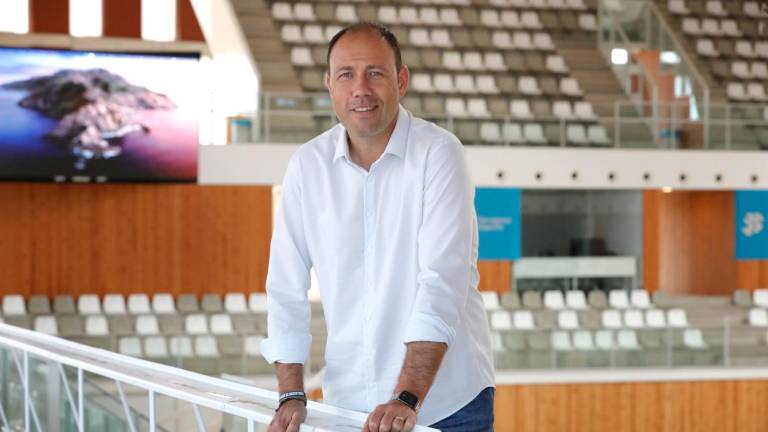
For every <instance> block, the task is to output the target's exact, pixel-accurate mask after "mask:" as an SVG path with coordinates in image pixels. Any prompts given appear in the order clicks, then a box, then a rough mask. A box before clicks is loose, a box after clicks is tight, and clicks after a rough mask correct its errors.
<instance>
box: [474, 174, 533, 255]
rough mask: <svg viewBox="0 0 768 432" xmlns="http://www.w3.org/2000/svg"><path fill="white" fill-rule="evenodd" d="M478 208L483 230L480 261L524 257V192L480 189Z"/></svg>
mask: <svg viewBox="0 0 768 432" xmlns="http://www.w3.org/2000/svg"><path fill="white" fill-rule="evenodd" d="M475 209H476V210H477V223H478V228H479V230H480V251H479V255H480V259H484V260H514V259H517V258H520V255H522V242H521V240H520V232H521V220H520V219H521V212H520V189H508V188H477V190H476V192H475Z"/></svg>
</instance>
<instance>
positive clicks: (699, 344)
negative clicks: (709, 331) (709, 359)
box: [683, 328, 707, 350]
mask: <svg viewBox="0 0 768 432" xmlns="http://www.w3.org/2000/svg"><path fill="white" fill-rule="evenodd" d="M683 345H684V346H685V347H686V348H690V349H696V350H702V349H706V348H707V344H706V343H705V342H704V335H703V334H702V332H701V330H699V329H697V328H687V329H685V330H684V331H683Z"/></svg>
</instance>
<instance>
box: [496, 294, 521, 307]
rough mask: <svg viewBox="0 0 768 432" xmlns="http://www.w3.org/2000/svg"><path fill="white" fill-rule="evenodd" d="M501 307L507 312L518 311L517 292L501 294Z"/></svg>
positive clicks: (518, 299)
mask: <svg viewBox="0 0 768 432" xmlns="http://www.w3.org/2000/svg"><path fill="white" fill-rule="evenodd" d="M501 306H502V307H503V308H504V309H508V310H512V309H518V308H519V307H520V296H519V295H518V294H517V291H509V292H505V293H504V294H502V295H501Z"/></svg>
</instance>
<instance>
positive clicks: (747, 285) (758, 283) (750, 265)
mask: <svg viewBox="0 0 768 432" xmlns="http://www.w3.org/2000/svg"><path fill="white" fill-rule="evenodd" d="M736 280H737V284H736V287H737V288H741V289H748V290H755V289H758V288H768V261H758V260H748V261H736Z"/></svg>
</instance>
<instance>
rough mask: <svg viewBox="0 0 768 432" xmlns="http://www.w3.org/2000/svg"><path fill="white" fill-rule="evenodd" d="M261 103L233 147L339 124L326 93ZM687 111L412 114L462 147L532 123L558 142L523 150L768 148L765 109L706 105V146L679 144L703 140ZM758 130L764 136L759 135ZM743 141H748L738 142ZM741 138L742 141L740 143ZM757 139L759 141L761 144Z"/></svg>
mask: <svg viewBox="0 0 768 432" xmlns="http://www.w3.org/2000/svg"><path fill="white" fill-rule="evenodd" d="M262 98H263V104H262V105H263V106H262V109H261V110H260V111H259V112H258V113H254V114H252V115H243V116H242V117H239V118H236V119H232V121H231V122H230V128H232V129H238V128H241V129H242V130H241V132H242V136H238V135H237V134H233V139H232V142H236V143H258V142H261V143H280V142H290V143H301V142H305V141H307V140H309V139H311V138H313V137H315V136H317V135H319V134H320V133H322V132H323V131H325V130H326V129H328V128H329V127H331V126H332V125H334V124H336V123H337V122H338V120H337V119H336V116H335V114H334V112H333V110H332V108H331V106H330V99H329V96H328V94H326V93H303V94H271V93H266V94H264V95H262ZM279 101H282V102H279ZM688 107H689V102H687V101H676V102H661V101H658V100H656V101H647V102H643V101H641V100H629V101H616V102H614V103H610V104H605V105H594V104H593V105H592V108H593V110H594V112H595V113H600V112H604V113H606V112H610V113H612V115H609V116H595V117H591V118H577V117H574V118H569V119H566V118H559V117H555V116H554V115H550V116H541V115H537V116H535V117H533V118H530V119H523V118H516V117H513V116H511V115H507V116H493V115H490V116H485V117H465V116H452V115H446V114H443V115H434V114H424V113H421V112H418V111H414V114H415V115H417V116H420V117H422V118H425V119H426V120H429V121H433V122H435V123H437V124H439V125H441V126H443V127H445V128H447V129H449V130H452V131H453V132H454V133H456V134H457V135H458V136H459V138H460V139H462V141H463V142H464V143H465V144H496V145H504V146H506V145H515V144H517V145H520V144H521V143H520V142H515V141H513V140H511V139H509V137H508V136H504V135H503V134H502V136H500V137H498V140H496V141H494V142H490V141H488V140H484V138H483V136H482V134H481V133H478V135H476V136H475V137H474V141H473V140H471V139H467V137H466V136H465V135H466V134H463V132H462V130H463V129H462V128H463V127H466V126H467V125H470V126H472V125H473V127H474V128H475V129H476V130H479V129H480V128H481V127H482V126H483V125H484V124H487V123H491V124H495V125H496V127H498V128H499V130H504V127H506V126H507V125H517V126H520V127H524V126H525V125H527V124H530V123H537V124H539V125H541V126H542V127H543V128H544V129H545V130H546V129H547V128H553V129H556V133H554V134H551V135H555V136H556V139H554V140H553V139H551V137H546V138H547V140H546V142H545V143H534V142H528V143H527V144H525V145H533V146H536V145H550V146H551V145H556V146H559V147H579V146H590V145H591V146H600V147H605V148H608V147H614V148H662V149H676V148H704V149H713V150H728V149H739V150H760V149H765V147H768V107H766V106H765V104H748V103H742V104H727V103H715V104H710V106H709V108H708V110H707V111H708V113H709V119H708V122H707V123H708V124H709V126H710V127H711V128H712V133H711V134H710V136H709V141H708V142H707V141H705V140H701V139H695V138H694V139H693V140H689V141H691V142H689V143H683V142H681V141H680V135H681V134H682V132H692V133H693V132H695V130H696V129H697V128H698V130H700V131H701V135H702V136H703V134H704V132H705V131H704V129H706V127H707V125H706V124H705V123H704V122H702V121H701V120H697V119H692V118H690V116H689V115H688ZM406 108H407V107H406ZM238 125H240V126H238ZM570 125H582V126H584V125H587V126H592V125H596V126H602V127H604V128H605V130H606V131H607V132H608V134H609V135H612V136H608V137H607V141H605V142H603V143H593V142H583V143H577V142H574V141H572V140H571V139H570V138H569V136H568V134H567V128H568V127H569V126H570ZM702 128H704V129H702ZM758 130H760V131H762V132H758ZM758 133H763V134H765V135H766V137H763V138H760V136H759V135H758ZM694 136H695V135H694ZM743 137H745V138H749V139H748V140H747V139H742V138H743ZM740 139H742V140H741V141H740ZM761 139H762V140H763V142H762V143H761V141H760V140H761ZM692 144H693V145H692ZM702 146H703V147H702Z"/></svg>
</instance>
